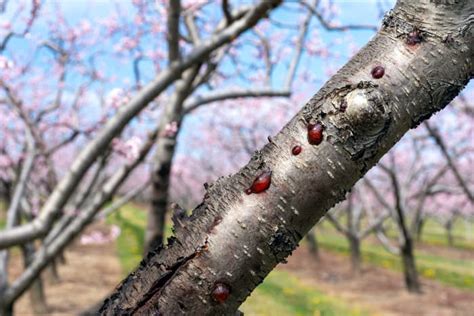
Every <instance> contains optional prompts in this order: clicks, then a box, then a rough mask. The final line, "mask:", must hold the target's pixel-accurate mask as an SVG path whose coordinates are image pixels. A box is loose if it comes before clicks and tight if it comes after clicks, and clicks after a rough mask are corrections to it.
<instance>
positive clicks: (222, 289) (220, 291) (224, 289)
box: [212, 283, 230, 304]
mask: <svg viewBox="0 0 474 316" xmlns="http://www.w3.org/2000/svg"><path fill="white" fill-rule="evenodd" d="M229 296H230V289H229V286H228V285H226V284H224V283H216V284H215V285H214V288H213V289H212V298H213V299H214V300H215V301H216V302H219V303H221V304H222V303H224V302H225V301H226V300H227V299H228V298H229Z"/></svg>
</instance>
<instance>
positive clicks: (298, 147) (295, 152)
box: [291, 145, 303, 156]
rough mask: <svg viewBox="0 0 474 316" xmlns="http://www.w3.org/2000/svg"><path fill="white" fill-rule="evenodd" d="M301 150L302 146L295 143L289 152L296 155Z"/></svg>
mask: <svg viewBox="0 0 474 316" xmlns="http://www.w3.org/2000/svg"><path fill="white" fill-rule="evenodd" d="M302 150H303V148H301V146H299V145H296V146H294V147H293V148H292V149H291V153H292V154H293V155H294V156H298V155H299V154H300V153H301V151H302Z"/></svg>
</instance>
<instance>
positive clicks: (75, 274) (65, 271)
mask: <svg viewBox="0 0 474 316" xmlns="http://www.w3.org/2000/svg"><path fill="white" fill-rule="evenodd" d="M96 228H97V227H96ZM65 257H66V264H59V265H58V267H59V276H60V282H53V281H52V278H51V274H49V273H47V271H46V272H45V273H44V280H45V281H46V286H45V291H46V297H47V305H48V308H49V312H48V314H47V315H77V314H78V313H80V312H81V311H83V310H84V309H86V308H87V307H91V306H93V305H94V304H97V303H99V302H100V301H102V300H103V299H104V298H105V297H106V295H108V294H109V293H110V292H111V291H112V290H113V289H114V288H115V286H116V285H117V284H118V283H119V282H120V281H121V279H122V278H123V275H122V270H121V266H120V262H119V260H118V257H117V254H116V248H115V245H114V244H113V242H109V243H105V244H100V245H90V244H89V245H80V244H79V243H78V242H75V243H74V244H73V245H72V246H71V247H69V248H68V249H67V250H66V252H65ZM12 259H13V260H14V264H12V266H13V268H12V271H11V272H10V273H11V274H13V275H18V273H19V272H20V269H21V267H22V262H21V260H20V258H19V256H14V257H13V258H12ZM15 314H16V315H33V313H32V311H31V307H30V298H29V296H28V293H26V294H24V295H23V296H22V297H21V299H20V300H19V301H18V303H17V304H15Z"/></svg>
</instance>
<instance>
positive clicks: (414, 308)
mask: <svg viewBox="0 0 474 316" xmlns="http://www.w3.org/2000/svg"><path fill="white" fill-rule="evenodd" d="M279 269H282V270H286V271H288V272H291V273H292V274H293V275H296V276H297V277H299V278H301V280H303V281H304V282H305V283H307V284H308V285H314V286H316V287H317V288H319V289H321V290H322V291H323V292H325V293H327V294H329V295H330V296H335V297H341V298H342V299H343V300H344V301H346V302H349V303H350V302H358V304H360V305H362V306H367V307H368V308H369V310H371V311H374V312H375V313H376V314H377V315H417V316H418V315H427V316H428V315H429V316H435V315H436V316H444V315H446V316H447V315H463V316H464V315H466V316H467V315H474V292H472V291H466V290H460V289H456V288H452V287H449V286H446V285H443V284H441V283H438V282H436V281H431V280H427V279H424V278H422V279H421V280H422V288H423V293H422V294H421V295H416V294H408V292H407V291H406V290H405V287H404V284H403V277H402V275H401V274H400V273H397V272H395V271H389V270H386V269H383V268H379V267H374V266H369V265H364V266H363V269H362V273H361V275H360V276H358V277H354V276H353V275H352V273H351V267H350V262H349V260H348V257H347V256H343V255H339V254H334V253H331V252H327V251H324V250H323V251H321V254H320V260H319V262H318V261H317V260H315V258H314V256H313V255H312V254H311V253H310V252H309V250H308V249H307V248H306V247H299V248H298V249H297V250H296V251H295V252H294V254H293V255H292V256H291V257H290V258H289V259H288V263H287V264H285V265H280V266H279Z"/></svg>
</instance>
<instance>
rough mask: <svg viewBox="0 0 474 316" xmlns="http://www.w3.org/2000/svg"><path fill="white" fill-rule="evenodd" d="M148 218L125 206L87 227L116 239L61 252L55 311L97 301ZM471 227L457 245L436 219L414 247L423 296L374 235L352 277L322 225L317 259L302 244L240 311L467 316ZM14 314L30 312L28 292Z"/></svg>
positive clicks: (473, 279)
mask: <svg viewBox="0 0 474 316" xmlns="http://www.w3.org/2000/svg"><path fill="white" fill-rule="evenodd" d="M145 219H146V214H145V212H144V208H143V207H140V206H138V205H135V204H134V205H132V204H130V205H127V206H126V207H124V208H122V209H121V210H120V211H119V212H117V213H115V214H112V215H111V216H110V217H109V218H108V219H107V221H105V222H102V223H97V224H94V225H92V226H91V227H90V228H89V229H88V230H87V231H86V234H87V233H91V232H93V231H97V230H99V231H102V232H104V233H107V232H108V231H110V228H111V226H112V225H118V226H119V227H120V228H121V234H120V236H119V237H118V239H117V240H115V241H112V242H105V243H102V244H89V245H81V244H80V243H79V241H76V242H75V243H74V244H73V245H72V246H71V247H69V248H68V249H67V250H66V253H65V254H66V261H67V262H66V264H64V265H62V264H61V265H59V274H60V278H61V280H60V282H56V283H55V282H52V281H51V278H50V277H49V276H48V274H47V273H45V280H46V283H47V286H46V295H47V301H48V305H49V307H50V310H51V314H52V315H72V314H77V313H79V312H81V311H83V310H85V309H86V308H87V307H90V306H92V305H94V304H96V303H98V302H99V301H100V299H101V298H103V297H105V296H106V295H107V294H108V293H109V291H111V290H112V289H113V288H114V286H116V285H117V284H118V282H120V280H121V279H122V278H123V277H125V276H126V275H127V274H128V273H129V272H130V271H131V270H132V269H133V268H134V267H135V266H136V264H137V263H138V262H139V261H140V258H141V253H142V245H143V230H144V227H145ZM473 226H474V225H473V224H472V223H469V224H464V223H460V222H459V223H458V224H457V225H456V228H455V231H454V232H455V234H454V235H455V245H454V247H448V246H447V244H446V243H445V242H444V239H445V238H444V237H445V236H444V231H443V230H442V229H441V227H440V226H439V225H437V224H436V223H434V222H431V223H429V224H427V225H426V228H425V231H424V235H423V239H422V240H423V241H422V242H421V243H418V244H417V248H416V256H417V257H416V260H417V264H418V269H419V271H420V275H421V279H422V284H423V294H422V295H410V294H408V293H407V292H406V291H405V289H404V284H403V279H402V275H401V273H400V263H399V258H398V257H396V256H394V255H391V254H389V253H388V252H386V251H385V250H384V249H383V248H382V247H381V246H379V245H378V244H377V242H376V241H375V240H374V239H370V238H369V239H368V240H366V241H365V242H363V243H362V254H363V271H362V274H361V275H360V276H358V277H355V276H353V275H352V273H351V267H350V261H349V258H348V246H347V243H346V242H345V239H344V238H343V236H342V235H340V234H338V233H336V232H335V230H334V229H332V228H331V226H329V225H328V224H327V223H324V224H323V225H320V226H318V227H319V229H318V240H319V245H320V247H321V248H322V249H321V253H320V260H319V261H318V260H316V259H315V257H314V255H312V254H311V253H310V252H309V250H308V247H307V246H306V244H305V243H304V242H303V244H302V245H301V246H300V247H299V248H298V249H297V250H296V251H295V252H294V254H293V255H292V256H291V257H290V258H289V259H288V263H287V264H281V265H279V266H278V268H277V269H276V270H275V271H273V272H272V273H271V274H270V275H269V277H268V278H267V279H266V280H265V281H264V282H263V284H261V285H260V286H259V287H258V288H257V290H256V291H254V293H252V295H251V297H250V298H249V299H247V301H246V302H245V303H244V304H243V305H242V307H241V310H242V311H243V312H244V314H245V315H469V313H472V311H473V310H474V242H473V240H472V239H470V238H472V233H471V235H469V232H472V229H473ZM466 230H467V231H466ZM169 233H170V232H169ZM13 258H14V260H15V264H13V265H11V266H12V273H11V274H12V277H14V276H16V275H17V274H18V273H19V272H20V269H21V267H22V263H21V260H20V258H19V251H14V252H13ZM85 275H87V278H85V277H84V276H85ZM16 312H17V314H18V315H31V314H32V312H31V310H30V309H29V298H28V296H27V295H24V296H23V297H22V298H21V299H20V301H19V302H18V304H17V305H16Z"/></svg>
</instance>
